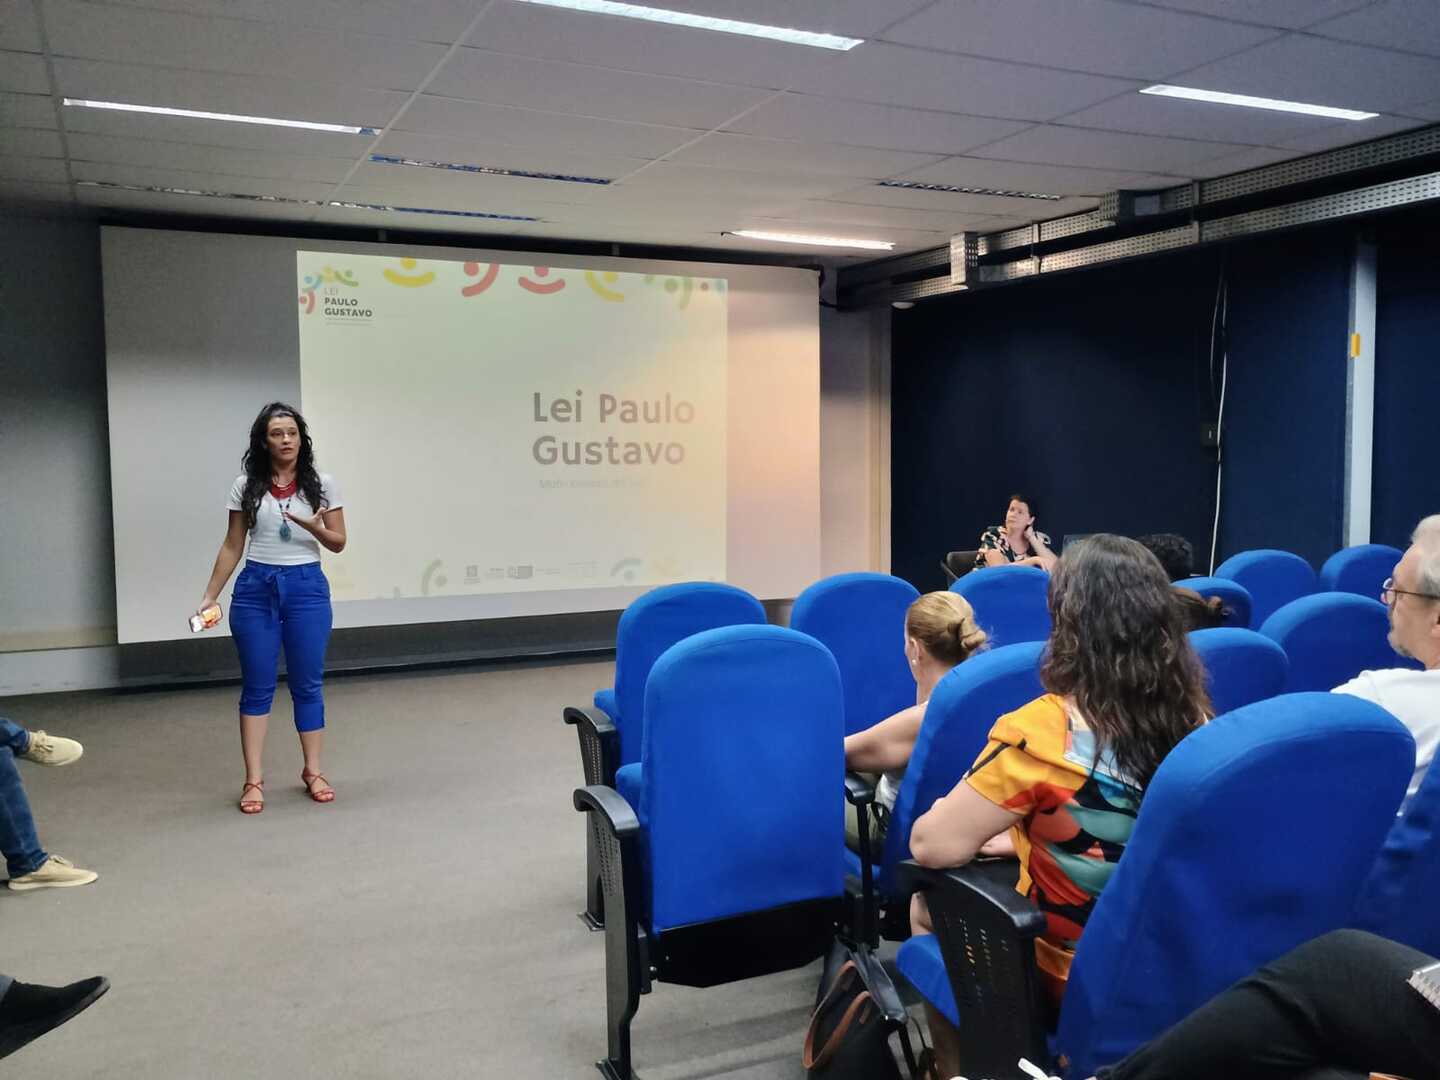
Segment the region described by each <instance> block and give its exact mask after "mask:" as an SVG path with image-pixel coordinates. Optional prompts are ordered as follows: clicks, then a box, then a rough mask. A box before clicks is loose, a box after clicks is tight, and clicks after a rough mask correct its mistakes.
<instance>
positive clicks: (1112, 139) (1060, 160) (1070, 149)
mask: <svg viewBox="0 0 1440 1080" xmlns="http://www.w3.org/2000/svg"><path fill="white" fill-rule="evenodd" d="M1243 149H1245V147H1244V146H1242V145H1239V144H1235V143H1218V142H1195V141H1192V140H1189V139H1166V138H1161V137H1159V136H1156V135H1128V134H1124V133H1121V132H1114V131H1092V130H1090V129H1088V128H1075V127H1060V126H1058V125H1054V124H1047V125H1042V126H1037V127H1033V128H1030V129H1029V130H1027V131H1022V132H1021V133H1020V134H1018V135H1011V136H1010V137H1009V138H1008V139H1001V140H1000V141H999V142H994V143H991V144H990V145H989V146H986V147H984V148H983V149H980V150H977V151H975V152H974V153H973V154H972V155H970V156H972V157H985V158H999V159H1001V160H1004V161H1034V162H1041V163H1044V164H1047V165H1082V166H1085V167H1086V168H1091V169H1112V170H1122V169H1123V170H1130V171H1133V172H1143V171H1150V170H1158V171H1160V172H1164V173H1168V174H1174V175H1183V174H1185V173H1186V172H1187V171H1188V169H1189V168H1190V166H1192V165H1195V164H1197V163H1198V162H1201V161H1209V160H1211V159H1212V158H1217V157H1219V156H1220V155H1222V154H1231V153H1238V152H1239V151H1240V150H1243Z"/></svg>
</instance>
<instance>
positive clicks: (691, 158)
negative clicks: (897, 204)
mask: <svg viewBox="0 0 1440 1080" xmlns="http://www.w3.org/2000/svg"><path fill="white" fill-rule="evenodd" d="M943 156H944V155H940V154H912V153H909V152H907V151H904V150H871V149H867V148H864V147H858V146H838V145H836V144H835V143H818V142H813V143H812V142H782V141H781V140H779V139H761V138H758V137H756V136H754V135H732V134H728V133H725V132H720V133H717V134H714V135H707V136H706V137H705V138H703V139H701V140H700V141H699V142H696V143H694V144H693V145H691V146H688V147H686V148H685V149H683V150H681V151H679V152H677V153H675V154H674V155H672V156H671V157H670V158H669V160H670V161H674V162H678V163H680V164H695V165H723V166H725V167H727V168H732V169H760V170H771V169H774V170H790V169H793V170H794V171H796V172H808V173H835V174H837V175H839V176H855V177H874V178H875V179H877V180H878V179H884V178H885V177H887V176H893V175H895V174H896V173H899V172H905V171H906V170H907V169H918V168H920V167H921V166H922V165H930V164H933V163H934V162H936V161H939V160H941V159H942V158H943Z"/></svg>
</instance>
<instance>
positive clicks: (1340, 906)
mask: <svg viewBox="0 0 1440 1080" xmlns="http://www.w3.org/2000/svg"><path fill="white" fill-rule="evenodd" d="M1414 767H1415V741H1414V740H1413V739H1412V738H1411V737H1410V733H1409V732H1408V731H1406V730H1405V728H1404V727H1402V726H1401V724H1400V722H1399V721H1398V720H1396V719H1395V718H1394V717H1393V716H1391V715H1390V714H1389V713H1388V712H1386V711H1385V710H1384V709H1382V708H1380V706H1378V705H1375V704H1373V703H1371V702H1368V701H1363V700H1361V699H1360V698H1353V697H1350V696H1348V695H1345V694H1286V695H1282V696H1281V697H1276V698H1271V699H1270V700H1268V701H1261V702H1257V703H1255V704H1254V705H1248V706H1246V707H1245V708H1243V709H1237V710H1236V711H1235V712H1232V713H1229V714H1228V715H1226V716H1222V717H1219V718H1218V719H1216V720H1214V721H1212V722H1211V723H1209V724H1207V725H1205V726H1204V727H1202V728H1200V729H1199V730H1197V731H1195V732H1192V733H1191V734H1190V735H1189V736H1188V737H1187V738H1186V739H1185V740H1184V741H1183V742H1181V743H1180V745H1179V746H1177V747H1176V748H1175V749H1174V750H1172V751H1171V752H1170V755H1169V757H1168V758H1166V760H1165V761H1164V762H1163V763H1162V764H1161V766H1160V769H1159V770H1158V771H1157V772H1156V774H1155V777H1154V779H1153V780H1152V781H1151V782H1150V786H1149V788H1148V789H1147V790H1146V793H1145V799H1144V802H1143V803H1142V804H1141V807H1140V814H1139V818H1138V820H1137V821H1136V824H1135V832H1134V833H1133V835H1132V836H1131V838H1130V842H1129V843H1128V844H1127V845H1126V848H1125V854H1124V855H1123V857H1122V858H1121V859H1120V863H1119V865H1118V866H1117V868H1116V870H1115V875H1114V877H1113V878H1112V879H1111V880H1110V883H1109V884H1108V885H1107V886H1106V887H1105V891H1104V893H1102V894H1101V896H1100V900H1099V902H1098V903H1097V904H1096V905H1095V911H1094V913H1093V914H1092V915H1091V916H1090V921H1089V924H1088V925H1087V926H1086V928H1085V932H1084V934H1083V935H1082V936H1081V938H1080V943H1079V947H1078V949H1077V950H1076V956H1075V961H1074V965H1073V966H1072V968H1071V971H1070V983H1069V986H1068V987H1067V988H1066V991H1065V999H1064V1003H1063V1005H1062V1007H1061V1010H1060V1026H1059V1031H1058V1046H1059V1050H1060V1051H1061V1052H1062V1053H1064V1054H1065V1055H1067V1056H1068V1057H1069V1058H1070V1070H1069V1075H1071V1076H1075V1077H1086V1076H1092V1075H1093V1074H1094V1072H1095V1069H1096V1067H1097V1066H1100V1065H1106V1064H1111V1063H1114V1062H1116V1061H1119V1060H1120V1059H1121V1058H1122V1057H1124V1056H1125V1055H1126V1054H1128V1053H1129V1052H1130V1051H1132V1050H1134V1049H1135V1048H1136V1047H1137V1046H1139V1045H1140V1044H1141V1043H1143V1042H1145V1041H1147V1040H1148V1039H1151V1038H1154V1037H1155V1036H1156V1035H1159V1034H1160V1033H1161V1032H1162V1031H1164V1030H1165V1029H1166V1028H1168V1027H1169V1026H1170V1025H1171V1024H1173V1023H1175V1022H1176V1021H1177V1020H1179V1019H1181V1018H1182V1017H1184V1016H1186V1015H1188V1014H1189V1013H1190V1012H1191V1011H1193V1010H1194V1009H1195V1008H1196V1007H1197V1006H1198V1005H1200V1004H1202V1003H1203V1002H1205V1001H1206V1000H1208V999H1209V998H1211V997H1212V996H1214V995H1215V994H1217V993H1219V992H1220V991H1221V990H1224V989H1225V988H1226V987H1227V986H1229V985H1230V984H1231V983H1232V982H1234V981H1235V980H1236V979H1239V978H1241V977H1242V976H1245V975H1248V974H1250V972H1252V971H1254V970H1255V969H1256V968H1257V967H1259V966H1260V965H1262V964H1265V963H1268V962H1269V961H1271V960H1273V959H1275V958H1276V957H1277V956H1280V955H1281V954H1282V953H1285V952H1287V951H1288V950H1290V949H1292V948H1294V947H1295V946H1296V945H1299V944H1300V943H1301V942H1304V941H1309V940H1310V939H1311V938H1313V937H1317V936H1319V935H1320V934H1323V933H1326V932H1328V931H1330V930H1334V929H1338V928H1340V927H1343V926H1346V925H1348V923H1349V921H1350V916H1351V911H1352V909H1353V907H1354V904H1355V898H1356V895H1357V894H1358V892H1359V889H1360V885H1361V882H1363V881H1364V879H1365V875H1366V874H1367V873H1368V871H1369V869H1370V866H1371V864H1372V863H1373V862H1374V857H1375V852H1376V850H1378V848H1379V846H1380V841H1381V840H1382V839H1383V837H1384V836H1385V833H1386V831H1387V830H1388V829H1389V828H1390V825H1391V823H1392V822H1393V821H1394V818H1395V807H1396V806H1398V805H1399V803H1400V799H1401V796H1403V795H1404V793H1405V787H1406V783H1407V781H1408V780H1409V777H1410V774H1411V772H1413V771H1414Z"/></svg>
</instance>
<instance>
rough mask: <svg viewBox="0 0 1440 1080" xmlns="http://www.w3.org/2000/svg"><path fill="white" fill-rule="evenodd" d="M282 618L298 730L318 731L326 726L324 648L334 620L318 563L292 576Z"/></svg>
mask: <svg viewBox="0 0 1440 1080" xmlns="http://www.w3.org/2000/svg"><path fill="white" fill-rule="evenodd" d="M281 619H282V621H281V624H280V629H281V634H282V636H283V638H284V641H285V677H286V680H287V681H288V682H289V684H290V699H291V701H293V702H294V705H295V730H296V731H301V732H305V731H319V730H320V729H321V728H323V727H324V726H325V696H324V692H323V685H324V680H325V649H326V646H327V645H328V644H329V643H330V627H331V623H332V622H333V620H334V615H333V613H332V611H331V608H330V584H329V582H327V581H326V580H325V574H324V572H323V571H322V570H321V569H320V564H319V563H312V564H310V565H308V566H306V567H305V568H304V570H303V572H302V573H299V574H295V575H293V577H292V580H291V583H290V586H289V589H288V590H287V595H286V597H285V601H284V604H283V605H282V607H281Z"/></svg>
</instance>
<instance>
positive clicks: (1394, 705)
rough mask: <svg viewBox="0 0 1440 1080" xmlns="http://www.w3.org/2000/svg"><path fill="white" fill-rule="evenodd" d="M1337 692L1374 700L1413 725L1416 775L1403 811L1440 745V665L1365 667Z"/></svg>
mask: <svg viewBox="0 0 1440 1080" xmlns="http://www.w3.org/2000/svg"><path fill="white" fill-rule="evenodd" d="M1334 693H1337V694H1351V695H1353V696H1354V697H1358V698H1364V699H1365V700H1366V701H1373V702H1375V704H1376V705H1379V706H1380V707H1381V708H1382V709H1386V710H1388V711H1389V712H1390V713H1391V714H1393V715H1394V717H1395V718H1396V719H1397V720H1399V721H1400V722H1401V723H1402V724H1404V725H1405V726H1406V727H1407V728H1409V729H1410V734H1411V735H1413V736H1415V775H1414V776H1412V777H1411V778H1410V786H1409V787H1408V788H1407V789H1406V791H1405V802H1403V803H1401V804H1400V808H1401V810H1402V811H1403V810H1404V809H1405V807H1406V806H1407V805H1408V804H1409V802H1410V799H1411V797H1412V796H1414V794H1415V792H1416V791H1417V790H1418V789H1419V787H1420V781H1421V780H1423V779H1425V771H1426V770H1427V769H1429V768H1430V762H1431V761H1432V760H1433V759H1434V757H1435V750H1436V747H1437V746H1440V668H1435V669H1433V670H1431V671H1412V670H1409V669H1407V668H1386V669H1384V670H1383V671H1362V672H1361V673H1360V674H1359V675H1356V676H1355V678H1353V679H1351V680H1350V681H1349V682H1347V683H1345V684H1344V685H1343V686H1337V687H1336V688H1335V690H1334Z"/></svg>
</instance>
